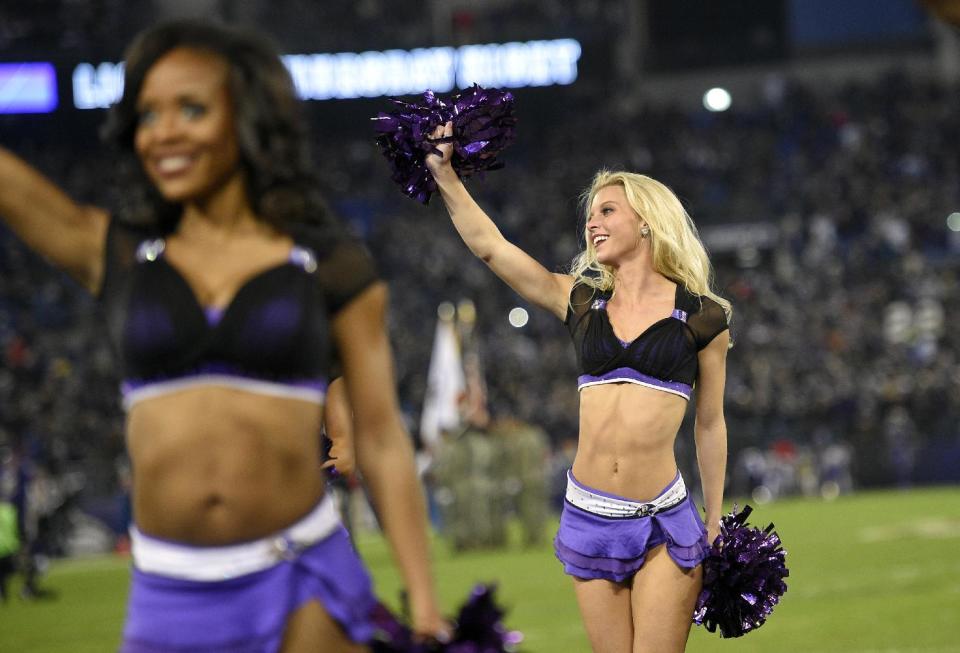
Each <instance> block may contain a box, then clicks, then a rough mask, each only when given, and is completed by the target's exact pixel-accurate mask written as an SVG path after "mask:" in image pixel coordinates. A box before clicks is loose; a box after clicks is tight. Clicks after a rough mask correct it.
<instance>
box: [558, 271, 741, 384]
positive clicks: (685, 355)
mask: <svg viewBox="0 0 960 653" xmlns="http://www.w3.org/2000/svg"><path fill="white" fill-rule="evenodd" d="M610 296H611V293H609V292H604V291H600V290H598V289H597V288H594V287H592V286H590V285H587V284H584V283H576V284H574V286H573V289H572V290H571V292H570V305H569V307H568V308H567V317H566V320H564V324H565V325H566V326H567V330H568V331H569V332H570V336H571V337H572V338H573V342H574V346H575V347H576V354H577V366H578V369H579V371H580V376H579V378H578V379H577V387H578V388H579V389H580V390H583V388H586V387H590V386H593V385H601V384H605V383H635V384H638V385H643V386H647V387H650V388H654V389H656V390H662V391H664V392H669V393H672V394H676V395H679V396H681V397H683V398H685V399H690V396H691V394H692V392H693V386H694V384H695V382H696V379H697V372H698V359H697V354H698V353H699V352H700V350H702V349H703V348H704V347H706V346H707V345H708V344H710V342H711V341H712V340H713V339H714V338H715V337H717V335H719V334H720V333H722V332H723V331H725V330H726V329H727V328H728V326H727V316H726V313H725V312H724V310H723V307H722V306H720V304H718V303H717V302H715V301H714V300H712V299H710V298H709V297H704V296H700V295H694V294H692V293H690V292H689V291H687V289H686V288H685V287H684V286H683V285H682V284H677V290H676V295H675V298H674V308H673V312H672V313H671V315H670V316H668V317H664V318H663V319H660V320H658V321H656V322H654V323H653V324H651V325H650V326H649V327H648V328H647V329H646V330H645V331H644V332H643V333H641V334H640V335H639V336H637V337H636V338H635V339H634V340H632V341H629V342H627V341H623V340H621V339H620V338H618V337H617V334H616V333H615V332H614V330H613V327H612V326H611V325H610V317H609V315H607V302H608V301H609V300H610Z"/></svg>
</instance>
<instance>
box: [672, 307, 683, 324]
mask: <svg viewBox="0 0 960 653" xmlns="http://www.w3.org/2000/svg"><path fill="white" fill-rule="evenodd" d="M670 317H672V318H676V319H678V320H680V321H681V322H686V321H687V312H686V311H681V310H680V309H679V308H675V309H673V313H672V314H671V315H670Z"/></svg>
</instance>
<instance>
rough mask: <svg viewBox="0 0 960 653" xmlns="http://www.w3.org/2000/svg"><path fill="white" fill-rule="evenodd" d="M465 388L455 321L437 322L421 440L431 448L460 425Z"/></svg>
mask: <svg viewBox="0 0 960 653" xmlns="http://www.w3.org/2000/svg"><path fill="white" fill-rule="evenodd" d="M464 388H465V383H464V378H463V363H462V362H461V360H460V343H459V342H458V341H457V334H456V329H455V327H454V324H453V320H452V319H443V318H440V319H438V320H437V331H436V334H435V335H434V337H433V352H432V353H431V354H430V371H429V372H428V374H427V392H426V396H425V397H424V398H423V411H422V412H421V414H420V440H421V441H422V442H423V444H424V446H426V447H428V448H431V447H433V446H434V445H435V444H437V442H438V441H439V440H440V435H441V433H443V431H444V430H448V429H455V428H457V427H458V426H460V410H459V402H460V398H461V397H462V396H463V393H464Z"/></svg>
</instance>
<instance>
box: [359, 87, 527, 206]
mask: <svg viewBox="0 0 960 653" xmlns="http://www.w3.org/2000/svg"><path fill="white" fill-rule="evenodd" d="M391 101H392V102H393V104H394V105H396V107H397V108H396V109H394V110H393V111H391V112H389V113H384V112H381V113H379V114H378V115H377V117H376V118H374V119H373V120H374V121H375V122H376V127H375V128H376V130H377V132H379V134H380V135H379V136H377V145H378V146H379V147H380V151H381V152H382V153H383V156H384V157H386V159H387V161H389V162H390V167H391V169H392V174H391V179H393V180H394V181H395V182H397V183H398V184H399V185H400V190H401V191H402V192H403V193H404V194H405V195H407V196H409V197H412V198H414V199H415V200H417V201H419V202H422V203H423V204H426V203H427V202H429V201H430V196H431V195H432V194H433V193H434V191H436V190H437V184H436V182H435V181H434V179H433V175H432V174H430V171H429V170H428V169H427V166H426V163H425V159H426V156H427V154H428V153H430V152H434V153H437V152H438V150H437V149H436V147H435V145H436V143H440V142H452V143H453V158H452V159H451V164H452V165H453V169H454V170H455V171H456V172H457V175H458V176H459V177H460V178H461V179H466V178H467V177H470V176H472V175H474V174H477V173H481V174H482V173H483V172H484V171H486V170H496V169H498V168H502V167H503V163H502V162H500V161H498V160H497V156H498V155H499V154H500V152H502V151H503V150H504V149H506V148H507V147H508V146H509V145H510V144H511V143H513V141H514V140H515V138H516V130H515V127H514V126H515V125H516V123H517V119H516V117H514V115H513V94H512V93H510V92H509V91H500V90H498V89H485V88H482V87H480V86H478V85H476V84H475V85H473V86H472V87H470V88H468V89H466V90H464V91H463V92H461V93H460V94H458V95H455V96H454V97H453V98H451V99H449V100H447V101H444V100H442V99H440V98H439V97H437V96H436V94H434V93H433V91H427V92H425V93H424V94H423V101H422V102H420V103H411V102H404V101H402V100H397V99H393V100H391ZM448 121H452V122H453V136H452V137H449V138H446V139H440V140H436V141H435V140H433V139H432V138H431V137H430V135H431V134H432V133H433V130H434V129H435V128H436V127H438V126H440V125H443V124H445V123H446V122H448Z"/></svg>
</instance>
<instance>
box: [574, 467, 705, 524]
mask: <svg viewBox="0 0 960 653" xmlns="http://www.w3.org/2000/svg"><path fill="white" fill-rule="evenodd" d="M566 498H567V501H568V502H569V503H571V504H572V505H574V506H576V507H577V508H580V509H581V510H586V511H587V512H589V513H593V514H594V515H600V516H601V517H616V518H626V517H648V516H650V515H655V514H657V513H658V512H663V511H665V510H669V509H670V508H673V507H675V506H678V505H680V504H681V503H683V501H684V499H686V498H687V486H686V485H685V484H684V482H683V477H682V476H680V474H677V479H676V480H675V481H674V482H673V483H672V484H671V485H670V487H668V488H667V489H666V490H664V491H663V492H662V493H661V494H660V496H658V497H657V498H656V499H654V500H652V501H648V502H646V503H643V502H639V501H630V500H628V499H619V498H616V497H608V496H606V495H603V494H597V493H596V492H591V491H590V490H588V489H586V488H584V487H582V486H580V485H577V482H576V481H574V480H573V474H571V473H570V472H567V494H566Z"/></svg>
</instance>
